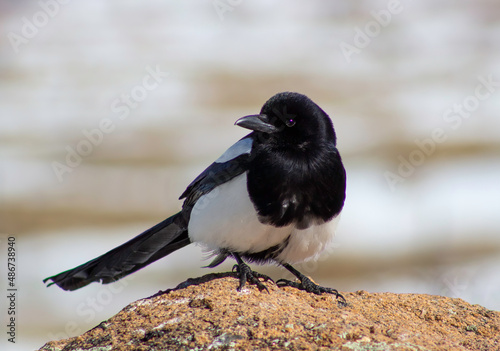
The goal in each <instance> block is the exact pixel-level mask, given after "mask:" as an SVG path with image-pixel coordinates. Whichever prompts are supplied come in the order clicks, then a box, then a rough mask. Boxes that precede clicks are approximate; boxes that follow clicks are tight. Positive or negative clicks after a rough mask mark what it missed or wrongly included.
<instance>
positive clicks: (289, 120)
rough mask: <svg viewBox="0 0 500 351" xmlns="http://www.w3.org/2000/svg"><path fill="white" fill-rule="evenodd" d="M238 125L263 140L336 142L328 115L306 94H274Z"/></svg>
mask: <svg viewBox="0 0 500 351" xmlns="http://www.w3.org/2000/svg"><path fill="white" fill-rule="evenodd" d="M235 124H236V125H238V126H240V127H243V128H247V129H251V130H253V131H255V132H256V133H257V134H259V136H261V137H262V138H259V139H261V140H266V141H268V142H273V141H277V140H279V142H280V144H283V143H285V144H288V145H289V146H291V145H296V146H301V145H302V146H304V145H306V144H305V143H309V142H313V141H327V142H333V144H335V142H336V136H335V132H334V130H333V125H332V122H331V120H330V118H329V117H328V115H327V114H326V113H325V112H324V111H323V110H322V109H321V108H320V107H319V106H318V105H316V104H315V103H314V102H313V101H312V100H311V99H309V98H308V97H307V96H305V95H302V94H299V93H292V92H284V93H278V94H276V95H274V96H273V97H271V98H270V99H269V100H268V101H267V102H266V103H265V104H264V106H262V109H261V111H260V114H258V115H250V116H245V117H242V118H240V119H238V120H237V121H236V123H235Z"/></svg>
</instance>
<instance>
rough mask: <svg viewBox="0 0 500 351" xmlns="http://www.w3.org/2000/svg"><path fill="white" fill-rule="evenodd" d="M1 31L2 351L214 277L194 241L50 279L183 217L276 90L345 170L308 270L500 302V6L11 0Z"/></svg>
mask: <svg viewBox="0 0 500 351" xmlns="http://www.w3.org/2000/svg"><path fill="white" fill-rule="evenodd" d="M0 23H1V26H2V27H1V28H2V36H1V37H0V112H1V118H0V155H1V156H0V195H1V201H0V216H1V217H0V234H1V238H0V240H1V241H0V249H1V250H2V251H1V253H0V258H1V259H2V261H4V262H3V263H1V264H0V273H1V275H0V281H1V284H0V286H2V287H4V286H7V285H6V283H7V272H6V266H7V265H6V257H7V244H6V241H7V237H9V236H12V237H15V238H16V245H17V278H18V280H17V287H18V289H19V290H18V301H17V322H18V327H17V342H16V344H15V345H13V344H11V343H7V342H6V336H5V334H4V333H2V334H3V335H4V336H2V338H1V340H0V345H2V344H1V343H4V344H5V346H2V347H1V349H2V350H10V349H13V350H28V349H35V348H38V347H41V346H42V345H43V344H44V343H45V342H47V341H49V340H52V339H58V338H66V337H69V336H74V335H78V334H81V333H83V332H85V331H86V330H88V329H90V328H92V327H94V326H95V325H97V324H99V323H100V322H101V321H102V320H105V319H107V318H109V317H111V316H113V315H114V314H115V313H117V312H118V311H119V310H120V309H121V308H123V307H124V306H125V305H127V304H128V303H130V302H132V301H134V300H137V299H139V298H143V297H147V296H150V295H152V294H154V293H156V292H157V291H158V290H164V289H167V288H171V287H174V286H175V285H177V284H178V283H180V282H182V281H184V280H185V279H186V278H188V277H196V276H200V275H203V274H206V273H209V272H210V270H208V269H203V268H200V267H201V266H203V265H206V264H207V263H208V261H206V260H205V261H204V260H203V258H204V257H206V253H205V252H203V249H202V248H200V247H197V246H193V247H188V248H185V249H183V250H181V251H179V252H176V253H174V254H172V255H171V256H169V257H167V258H164V259H162V260H160V261H157V262H156V263H155V264H153V265H151V266H149V267H148V268H147V269H145V270H143V271H140V272H138V273H136V274H134V275H132V276H130V277H128V278H126V279H124V280H122V281H119V282H117V283H114V284H111V285H105V286H101V285H98V284H92V285H90V286H88V287H86V288H84V289H81V290H78V291H75V292H65V291H62V290H60V289H58V288H57V287H52V288H49V289H47V288H45V287H44V285H43V284H42V279H43V278H45V277H47V276H49V275H53V274H56V273H59V272H60V271H63V270H66V269H69V268H73V267H74V266H76V265H79V264H81V263H84V262H86V261H87V260H89V259H92V258H94V257H96V256H98V255H100V254H102V253H104V252H106V251H108V250H110V249H112V248H114V247H115V246H117V245H119V244H121V243H123V242H125V241H126V240H128V239H130V238H132V237H133V236H135V235H137V234H139V233H140V232H142V231H143V230H145V229H147V228H149V227H150V226H152V225H154V224H156V223H157V222H159V221H161V220H163V219H164V218H165V217H167V216H169V215H171V214H173V213H174V212H176V211H177V210H179V209H180V206H181V202H180V201H178V200H177V198H178V196H179V195H180V194H181V193H182V192H183V190H184V189H185V187H186V186H187V185H188V184H189V183H190V182H191V180H192V179H193V178H194V177H195V176H196V175H197V174H198V173H199V172H201V171H202V170H203V169H204V168H205V167H206V166H207V165H209V164H210V163H211V162H212V161H213V160H214V159H215V158H216V157H218V156H219V155H220V154H222V153H223V152H224V151H225V149H226V148H227V147H229V146H230V145H231V144H232V143H234V142H235V141H237V140H238V139H239V138H241V137H242V136H244V135H245V134H246V133H247V132H246V131H245V130H243V129H241V128H238V127H235V126H233V123H234V121H235V120H236V119H237V118H239V117H241V116H243V115H247V114H252V113H257V112H258V111H259V110H260V108H261V106H262V104H263V103H264V102H265V101H266V100H267V99H268V98H269V97H271V96H272V95H273V94H275V93H277V92H280V91H297V92H301V93H304V94H306V95H308V96H309V97H310V98H312V99H313V100H314V101H315V102H316V103H318V104H319V105H320V106H321V107H322V108H323V109H324V110H325V111H326V112H327V113H328V114H329V115H330V116H331V118H332V120H333V122H334V125H335V128H336V131H337V135H338V147H339V150H340V152H341V154H342V156H343V159H344V164H345V166H346V169H347V175H348V189H347V200H346V204H345V209H344V212H343V215H342V220H341V224H340V226H339V229H338V232H337V236H336V238H335V242H334V245H333V246H332V248H331V249H329V250H327V252H325V253H324V254H323V255H322V256H321V257H320V259H319V260H316V261H311V262H308V263H304V264H302V265H299V266H298V267H297V268H299V270H302V271H303V272H304V273H306V274H307V275H310V276H311V277H313V279H314V280H316V281H317V282H319V283H321V284H323V285H327V286H331V287H335V288H337V289H339V290H341V291H356V290H361V289H362V290H367V291H371V292H383V291H389V292H396V293H427V294H438V295H445V296H450V297H459V298H462V299H464V300H466V301H468V302H471V303H474V304H481V305H483V306H485V307H487V308H489V309H494V310H500V277H499V274H498V267H499V264H500V258H499V257H500V256H499V253H500V235H499V230H500V213H499V212H500V211H499V210H500V204H499V201H500V200H499V199H500V132H499V130H500V118H499V117H500V116H499V112H500V41H499V40H498V38H499V37H500V7H499V5H498V2H497V1H495V0H479V1H474V2H470V1H465V0H458V1H451V0H449V1H446V0H438V1H424V2H422V1H421V2H414V1H404V0H402V1H356V2H321V1H319V0H315V1H308V2H307V4H306V3H304V2H301V1H296V0H293V1H290V0H287V1H284V0H280V1H274V2H272V3H270V2H268V1H264V0H256V1H243V0H240V1H236V0H231V1H229V0H213V1H204V2H199V1H191V0H184V1H180V2H165V1H153V0H152V1H147V2H139V1H123V0H122V1H107V2H102V1H97V0H88V1H84V2H68V1H62V0H41V1H39V2H35V1H2V2H0ZM231 265H232V262H229V261H228V262H226V263H225V264H224V265H223V266H221V267H220V268H218V269H217V271H223V270H229V269H230V268H231ZM258 270H259V271H261V272H263V273H267V274H270V275H271V276H272V277H273V278H276V279H278V278H280V277H289V275H288V274H287V273H286V272H285V271H283V270H282V269H279V268H276V267H260V268H258ZM235 287H236V282H235ZM4 290H6V288H5V289H4ZM4 293H5V291H3V292H2V295H3V294H4ZM235 293H236V292H235V291H234V292H228V294H235ZM7 302H8V301H7V299H5V298H2V299H0V313H1V315H0V320H1V321H2V325H3V326H5V325H6V323H7V318H8V315H7V312H6V308H7ZM3 328H4V327H3Z"/></svg>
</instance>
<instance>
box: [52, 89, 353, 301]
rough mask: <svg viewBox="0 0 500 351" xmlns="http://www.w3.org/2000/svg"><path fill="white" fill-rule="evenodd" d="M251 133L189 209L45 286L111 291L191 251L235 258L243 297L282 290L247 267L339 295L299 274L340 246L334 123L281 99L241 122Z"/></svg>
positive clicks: (193, 187) (302, 102)
mask: <svg viewBox="0 0 500 351" xmlns="http://www.w3.org/2000/svg"><path fill="white" fill-rule="evenodd" d="M235 125H236V126H239V127H242V128H245V129H249V130H251V132H250V134H248V135H246V136H244V137H243V138H241V139H240V140H239V141H237V142H236V143H235V144H234V145H232V146H231V147H230V148H229V149H227V151H225V152H224V153H223V154H222V155H221V156H220V157H219V158H218V159H216V160H215V162H213V163H212V164H211V165H210V166H208V167H207V168H206V169H205V170H204V171H203V172H202V173H201V174H200V175H199V176H198V177H196V178H195V179H194V180H193V181H192V182H191V183H190V184H189V185H188V186H187V188H186V190H185V191H184V192H183V193H182V194H181V196H180V197H179V200H184V202H183V205H182V209H181V210H180V211H179V212H178V213H176V214H174V215H172V216H171V217H169V218H167V219H165V220H164V221H162V222H160V223H158V224H156V225H155V226H153V227H152V228H150V229H148V230H146V231H144V232H143V233H141V234H139V235H138V236H136V237H134V238H132V239H131V240H129V241H127V242H126V243H124V244H122V245H120V246H118V247H116V248H114V249H112V250H111V251H109V252H107V253H105V254H103V255H101V256H99V257H97V258H95V259H93V260H90V261H88V262H86V263H84V264H82V265H80V266H78V267H75V268H73V269H70V270H67V271H64V272H62V273H59V274H57V275H54V276H51V277H48V278H46V279H44V280H43V282H44V283H47V286H51V285H53V284H55V285H57V286H59V287H60V288H62V289H63V290H67V291H72V290H76V289H79V288H82V287H84V286H86V285H88V284H90V283H92V282H100V283H102V284H108V283H112V282H114V281H116V280H118V279H120V278H122V277H124V276H126V275H129V274H131V273H134V272H136V271H138V270H139V269H141V268H143V267H145V266H147V265H149V264H151V263H152V262H154V261H156V260H158V259H160V258H163V257H165V256H167V255H169V254H170V253H172V252H174V251H176V250H179V249H181V248H183V247H185V246H187V245H189V244H191V243H198V244H202V245H203V246H204V247H205V248H206V249H207V250H208V251H209V252H210V253H211V254H212V257H215V258H214V259H213V261H212V262H211V263H210V264H209V265H208V266H206V267H210V268H214V267H217V266H218V265H220V264H221V263H222V262H224V261H225V260H226V259H227V258H232V259H234V260H236V264H235V265H234V266H233V272H236V274H237V278H239V286H238V287H237V290H238V291H241V289H242V288H243V287H244V286H245V285H246V284H247V283H248V284H249V285H256V286H257V288H258V289H259V290H260V291H262V290H267V292H269V291H268V288H267V286H266V285H265V283H267V282H268V281H273V280H272V279H271V278H270V277H269V276H267V275H264V274H261V273H258V272H256V271H253V270H252V269H251V268H250V266H249V265H248V264H252V263H255V264H277V265H279V266H282V267H284V268H285V269H287V270H288V271H289V272H291V273H292V274H293V275H294V276H295V277H296V278H297V279H296V280H294V281H290V280H286V279H279V280H277V281H276V285H278V286H279V287H284V286H291V287H295V288H298V289H301V290H304V291H306V292H308V293H314V294H318V295H321V294H323V293H328V294H333V295H335V296H336V298H337V299H343V300H344V301H345V298H344V297H343V296H342V295H341V294H340V293H339V292H338V291H337V290H336V289H333V288H328V287H323V286H320V285H318V284H316V283H315V282H314V281H313V280H312V279H310V278H309V277H307V276H305V275H304V274H302V273H300V272H299V271H298V270H297V269H295V268H294V267H293V266H292V264H296V263H300V262H303V261H306V260H310V259H313V258H315V257H317V256H318V255H319V254H320V253H321V252H322V251H323V250H325V248H326V247H328V245H329V244H330V243H331V241H332V239H333V237H334V234H335V230H336V227H337V224H338V221H339V219H340V214H341V211H342V209H343V207H344V202H345V197H346V171H345V168H344V165H343V163H342V159H341V156H340V153H339V151H338V149H337V136H336V133H335V130H334V127H333V123H332V121H331V119H330V117H329V116H328V115H327V114H326V112H325V111H323V110H322V109H321V108H320V107H319V106H318V105H317V104H316V103H314V102H313V101H312V100H311V99H310V98H308V97H307V96H305V95H303V94H300V93H296V92H281V93H277V94H275V95H274V96H272V97H271V98H270V99H269V100H267V101H266V102H265V103H264V105H263V106H262V108H261V110H260V113H258V114H253V115H248V116H244V117H241V118H239V119H238V120H237V121H236V122H235Z"/></svg>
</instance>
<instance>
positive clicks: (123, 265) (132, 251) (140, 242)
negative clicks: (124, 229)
mask: <svg viewBox="0 0 500 351" xmlns="http://www.w3.org/2000/svg"><path fill="white" fill-rule="evenodd" d="M190 243H191V241H190V240H189V237H188V233H187V228H186V225H185V224H184V220H183V218H182V214H181V213H180V212H179V213H177V214H175V215H173V216H172V217H169V218H167V219H166V220H164V221H163V222H161V223H158V224H157V225H155V226H154V227H152V228H150V229H148V230H146V231H145V232H144V233H142V234H139V235H138V236H136V237H135V238H133V239H132V240H130V241H127V242H126V243H125V244H123V245H120V246H118V247H117V248H114V249H113V250H111V251H109V252H107V253H105V254H104V255H102V256H99V257H97V258H94V259H93V260H91V261H89V262H87V263H84V264H82V265H81V266H78V267H76V268H73V269H70V270H68V271H65V272H62V273H59V274H57V275H54V276H52V277H49V278H46V279H44V280H43V282H44V283H46V282H47V281H49V280H51V281H52V282H51V283H49V284H48V285H47V286H51V285H52V284H56V285H57V286H59V287H60V288H61V289H64V290H76V289H79V288H81V287H84V286H86V285H87V284H90V283H92V282H101V283H103V284H107V283H111V282H114V281H116V280H118V279H120V278H122V277H124V276H126V275H128V274H131V273H133V272H135V271H137V270H139V269H141V268H143V267H145V266H147V265H148V264H150V263H152V262H154V261H156V260H159V259H160V258H162V257H164V256H167V255H168V254H170V253H172V252H174V251H176V250H178V249H180V248H182V247H184V246H186V245H188V244H190Z"/></svg>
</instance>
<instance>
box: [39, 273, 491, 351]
mask: <svg viewBox="0 0 500 351" xmlns="http://www.w3.org/2000/svg"><path fill="white" fill-rule="evenodd" d="M266 285H267V286H268V288H269V294H268V293H267V292H265V291H263V292H259V290H258V289H257V288H256V287H255V286H247V287H245V288H244V289H243V290H242V291H241V292H238V291H236V287H237V286H238V280H237V279H235V276H234V274H233V273H222V274H209V275H206V276H203V277H201V278H196V279H190V280H188V281H186V282H184V283H181V284H180V285H179V286H178V287H177V288H176V289H174V290H170V291H166V292H159V293H158V294H156V295H155V296H152V297H149V298H146V299H142V300H138V301H136V302H133V303H131V304H130V305H128V306H127V307H125V308H124V309H123V310H122V311H120V312H119V313H118V314H116V315H115V316H113V317H112V318H110V319H108V320H107V321H104V322H102V323H101V324H99V325H98V326H96V327H95V328H93V329H91V330H89V331H88V332H86V333H85V334H83V335H81V336H78V337H74V338H70V339H66V340H60V341H51V342H49V343H47V344H46V345H45V346H43V347H42V348H41V349H40V350H44V351H48V350H50V351H61V350H64V351H66V350H96V351H97V350H233V349H234V350H265V349H271V350H284V349H287V350H328V349H334V350H488V351H489V350H500V313H499V312H496V311H491V310H488V309H486V308H484V307H481V306H479V305H471V304H469V303H467V302H465V301H463V300H461V299H454V298H448V297H441V296H431V295H419V294H392V293H368V292H366V291H357V292H354V293H346V292H342V294H343V295H344V296H345V298H346V300H347V305H346V306H342V304H340V303H338V301H337V300H336V299H335V297H333V296H332V295H322V296H317V295H314V294H309V293H306V292H303V291H300V290H297V289H294V288H288V287H287V288H278V287H276V286H275V285H274V284H273V283H271V282H267V283H266Z"/></svg>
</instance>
